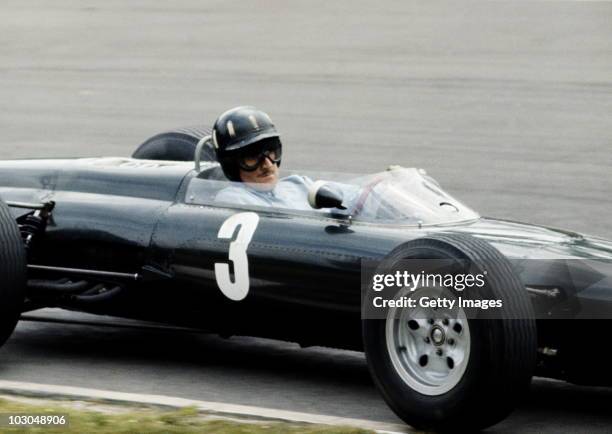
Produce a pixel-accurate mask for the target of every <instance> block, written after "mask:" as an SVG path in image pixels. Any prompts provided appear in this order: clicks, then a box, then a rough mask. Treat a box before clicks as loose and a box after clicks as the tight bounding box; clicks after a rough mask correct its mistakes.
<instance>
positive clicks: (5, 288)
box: [0, 200, 27, 346]
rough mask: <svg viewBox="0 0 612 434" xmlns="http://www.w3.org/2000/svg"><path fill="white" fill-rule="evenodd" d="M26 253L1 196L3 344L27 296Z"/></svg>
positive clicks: (0, 309) (0, 310) (0, 320)
mask: <svg viewBox="0 0 612 434" xmlns="http://www.w3.org/2000/svg"><path fill="white" fill-rule="evenodd" d="M26 271H27V269H26V253H25V248H24V245H23V241H22V239H21V234H20V233H19V227H18V226H17V223H16V222H15V219H14V218H13V216H12V215H11V212H10V210H9V208H8V206H7V205H6V204H5V203H4V202H2V201H1V200H0V279H1V282H0V346H1V345H2V344H4V342H6V340H7V339H8V338H9V336H10V335H11V333H13V330H14V329H15V325H16V324H17V321H18V319H19V316H20V315H21V309H22V306H23V301H24V297H25V284H26Z"/></svg>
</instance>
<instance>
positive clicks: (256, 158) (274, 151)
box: [238, 144, 282, 172]
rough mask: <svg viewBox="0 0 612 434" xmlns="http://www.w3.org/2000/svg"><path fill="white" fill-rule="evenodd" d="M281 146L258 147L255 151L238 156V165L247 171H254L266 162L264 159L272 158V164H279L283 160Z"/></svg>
mask: <svg viewBox="0 0 612 434" xmlns="http://www.w3.org/2000/svg"><path fill="white" fill-rule="evenodd" d="M281 153H282V152H281V147H280V145H277V144H275V145H273V146H269V147H266V148H263V149H261V148H260V149H257V150H254V151H253V152H247V153H245V154H244V155H241V156H240V157H238V166H240V168H241V169H242V170H245V171H247V172H253V171H254V170H257V168H258V167H259V166H260V165H261V164H262V163H263V162H264V159H266V158H267V159H268V160H270V162H271V163H272V164H276V165H277V166H278V165H279V164H280V161H281Z"/></svg>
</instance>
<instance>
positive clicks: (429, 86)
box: [0, 0, 612, 432]
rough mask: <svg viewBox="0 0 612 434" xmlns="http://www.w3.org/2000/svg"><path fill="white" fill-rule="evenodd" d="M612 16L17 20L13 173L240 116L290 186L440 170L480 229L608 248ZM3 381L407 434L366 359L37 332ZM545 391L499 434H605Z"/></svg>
mask: <svg viewBox="0 0 612 434" xmlns="http://www.w3.org/2000/svg"><path fill="white" fill-rule="evenodd" d="M611 23H612V3H608V2H534V3H522V2H511V3H499V2H491V3H468V2H459V3H456V2H449V3H443V2H434V3H433V4H432V3H430V2H405V1H403V0H402V1H396V2H384V3H382V4H381V3H380V2H357V1H344V2H342V1H338V2H325V1H320V2H317V1H302V2H291V3H287V2H283V1H280V0H268V1H261V2H248V3H244V2H229V1H208V2H202V1H196V0H192V1H176V2H172V3H160V2H155V1H153V0H150V1H132V2H121V1H107V2H99V1H85V2H83V1H76V0H73V1H57V2H45V1H42V0H39V1H4V2H3V6H2V14H0V35H1V36H0V132H1V143H2V145H1V146H2V148H1V149H2V158H18V157H44V156H47V157H54V156H90V155H126V156H127V155H129V154H130V153H131V152H132V151H133V150H134V149H135V147H136V146H137V145H138V144H139V143H140V142H141V141H143V140H144V139H145V138H146V137H148V136H150V135H153V134H155V133H157V132H159V131H161V130H165V129H168V128H172V127H175V126H183V125H192V124H202V123H206V124H210V123H211V122H212V121H213V120H214V118H215V117H216V116H217V115H218V114H219V112H221V111H222V110H224V109H226V108H229V107H232V106H234V105H238V104H253V105H256V106H259V107H261V108H263V109H265V110H266V111H268V112H269V113H271V115H272V116H273V118H274V119H275V121H276V123H277V125H278V126H279V128H280V129H281V132H282V134H283V139H284V144H285V153H284V154H285V158H284V161H283V165H284V167H290V168H292V169H299V168H304V169H321V170H341V171H350V172H356V173H364V172H373V171H378V170H381V169H382V168H384V167H386V166H387V165H389V164H402V165H405V166H418V167H425V168H427V169H428V172H429V173H430V174H431V175H433V176H434V177H435V178H437V179H438V180H439V181H440V182H441V183H442V185H443V186H446V187H447V189H448V190H450V191H451V192H452V193H453V194H454V195H456V196H457V197H458V198H460V199H462V200H463V202H465V203H466V204H468V205H470V206H472V207H473V208H475V209H477V210H479V211H480V212H481V213H482V214H485V215H492V216H499V217H507V218H514V219H519V220H525V221H529V222H534V223H541V224H548V225H553V226H558V227H563V228H567V229H574V230H577V231H581V232H586V233H592V234H596V235H600V236H604V237H607V238H612V219H611V218H610V215H612V201H611V200H610V193H611V192H612V170H611V166H612V116H611V114H612V74H610V71H612V25H611ZM0 354H1V357H0V376H1V377H2V378H6V379H12V380H23V381H40V382H47V383H62V384H75V385H81V386H91V387H99V388H107V389H117V390H126V391H145V392H147V393H159V394H175V395H179V396H185V397H193V398H201V399H210V400H219V401H228V402H236V403H245V404H261V405H265V406H270V407H279V408H289V409H295V410H299V411H312V412H317V411H320V412H323V413H327V414H338V415H343V416H352V417H372V418H374V419H377V420H390V421H393V420H395V417H394V416H393V415H392V414H391V413H390V411H389V410H388V409H387V408H386V406H385V405H384V403H382V401H381V400H380V398H379V397H378V395H377V394H376V392H375V391H374V389H373V387H372V385H371V384H370V382H369V380H368V378H367V375H366V369H365V365H364V362H363V357H362V355H360V354H354V353H345V352H335V351H329V350H323V349H310V350H298V349H296V347H295V346H293V345H290V344H281V343H275V342H269V341H260V340H252V339H246V338H240V339H235V340H230V341H227V342H226V341H222V340H218V339H216V338H212V337H201V336H199V335H192V334H181V333H174V334H169V332H154V331H147V332H139V331H134V330H120V331H118V330H115V329H101V328H95V327H75V326H61V325H43V324H38V323H24V324H22V325H20V326H19V328H18V330H17V333H16V335H15V338H14V339H13V340H12V341H11V342H10V343H9V344H8V345H7V346H6V347H5V348H4V349H3V350H2V351H1V353H0ZM611 398H612V394H611V393H610V392H609V391H607V390H605V389H600V390H588V389H582V388H576V387H568V386H561V385H559V384H557V383H548V382H539V383H538V384H537V385H536V388H535V391H534V393H533V394H532V395H531V396H530V397H529V398H528V400H527V401H526V402H525V404H524V405H523V407H522V408H521V410H520V411H519V412H518V413H516V414H515V415H514V416H513V417H512V418H511V419H509V420H508V421H506V422H504V423H503V424H501V425H499V426H498V427H497V429H499V430H506V431H508V430H515V429H519V428H520V429H521V431H523V430H525V431H529V430H531V431H532V432H536V431H542V430H544V429H549V430H550V432H561V431H563V430H566V431H567V432H571V431H574V430H579V431H585V430H588V431H594V430H596V429H598V428H601V429H602V430H603V429H607V428H609V427H610V426H611V425H610V422H612V417H610V416H607V415H606V412H607V408H609V405H610V403H611V402H612V399H611Z"/></svg>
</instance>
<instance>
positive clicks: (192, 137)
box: [132, 127, 216, 161]
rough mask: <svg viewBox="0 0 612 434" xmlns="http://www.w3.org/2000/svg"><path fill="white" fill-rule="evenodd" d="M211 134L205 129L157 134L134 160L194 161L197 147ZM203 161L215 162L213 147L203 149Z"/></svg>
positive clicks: (182, 129)
mask: <svg viewBox="0 0 612 434" xmlns="http://www.w3.org/2000/svg"><path fill="white" fill-rule="evenodd" d="M209 134H210V129H208V128H205V127H190V128H178V129H176V130H173V131H167V132H165V133H161V134H157V135H156V136H153V137H151V138H150V139H148V140H146V141H145V142H144V143H143V144H141V145H140V146H139V147H138V149H136V151H134V153H133V154H132V158H138V159H142V160H168V161H194V157H195V155H194V154H195V149H196V145H197V144H198V142H199V141H200V139H201V138H202V137H205V136H207V135H209ZM201 160H202V161H215V160H216V155H215V150H214V149H213V148H212V146H205V147H204V149H202V156H201Z"/></svg>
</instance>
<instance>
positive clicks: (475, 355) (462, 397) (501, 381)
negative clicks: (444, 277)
mask: <svg viewBox="0 0 612 434" xmlns="http://www.w3.org/2000/svg"><path fill="white" fill-rule="evenodd" d="M406 259H450V260H458V261H466V260H467V261H470V262H471V263H473V264H478V265H479V266H481V267H485V269H486V270H487V284H486V285H485V286H484V287H482V288H470V289H469V293H468V292H467V291H466V293H465V294H464V295H462V297H469V298H472V299H498V300H502V301H503V303H504V307H503V309H504V313H503V318H517V319H501V318H500V317H499V316H497V317H495V318H494V317H492V316H489V317H486V316H485V318H473V316H472V315H470V316H469V317H468V315H466V312H465V311H464V310H463V309H461V308H459V309H458V311H456V312H454V313H453V315H445V314H443V313H441V312H440V311H438V310H437V309H435V310H434V309H431V308H427V307H424V308H414V309H409V308H396V309H393V308H392V309H389V310H388V312H387V317H386V318H385V319H364V320H363V339H364V348H365V352H366V357H367V360H368V366H369V369H370V372H371V374H372V377H373V379H374V382H375V383H376V385H377V387H378V389H379V390H380V392H381V393H382V395H383V397H384V399H385V400H386V401H387V403H388V404H389V406H390V407H391V408H392V409H393V410H394V411H395V413H396V414H397V415H398V416H399V417H400V418H402V419H403V420H404V421H405V422H406V423H408V424H410V425H412V426H414V427H416V428H419V429H433V430H442V431H445V430H452V431H455V432H457V431H461V430H466V431H467V430H478V429H483V428H486V427H488V426H490V425H493V424H495V423H497V422H499V421H501V420H502V419H503V418H505V417H506V416H507V415H508V414H509V413H510V412H511V411H512V410H513V409H514V407H515V405H516V402H517V400H518V399H519V398H520V396H521V395H522V394H523V393H524V392H526V390H527V388H528V385H529V383H530V380H531V377H532V374H533V370H534V367H535V361H536V346H537V343H536V328H535V319H534V315H533V310H532V307H531V303H530V301H529V299H528V295H527V293H526V291H525V289H524V287H523V285H522V283H521V281H520V280H519V278H518V276H517V275H516V273H515V272H514V271H513V270H512V268H511V265H510V263H509V262H508V260H507V259H506V258H505V257H504V256H503V255H501V253H499V252H498V251H497V250H496V249H495V248H493V247H492V246H491V245H489V244H488V243H486V242H484V241H482V240H479V239H476V238H474V237H471V236H465V235H439V236H432V237H429V238H423V239H418V240H414V241H411V242H408V243H406V244H403V245H401V246H399V247H398V248H396V249H395V250H394V251H392V252H391V253H390V254H389V255H388V256H387V258H385V260H384V261H383V264H382V265H381V267H380V268H379V270H382V271H383V272H384V271H385V270H386V271H387V272H389V273H392V272H394V270H397V269H398V268H397V267H398V264H399V263H400V261H404V260H406ZM379 270H377V272H379ZM453 272H455V273H456V272H457V271H456V269H455V270H454V271H453ZM400 291H402V290H400ZM422 291H424V292H422ZM427 291H428V289H427V288H422V289H420V290H418V291H417V292H418V297H420V296H422V295H425V296H426V295H428V294H427V293H426V292H427ZM436 291H438V289H437V290H436ZM398 295H400V296H401V295H402V294H398ZM432 296H433V294H432ZM445 296H446V297H448V298H451V297H453V296H454V295H453V294H452V293H451V292H450V291H449V292H448V293H447V294H445ZM436 297H441V295H440V293H439V292H436Z"/></svg>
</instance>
